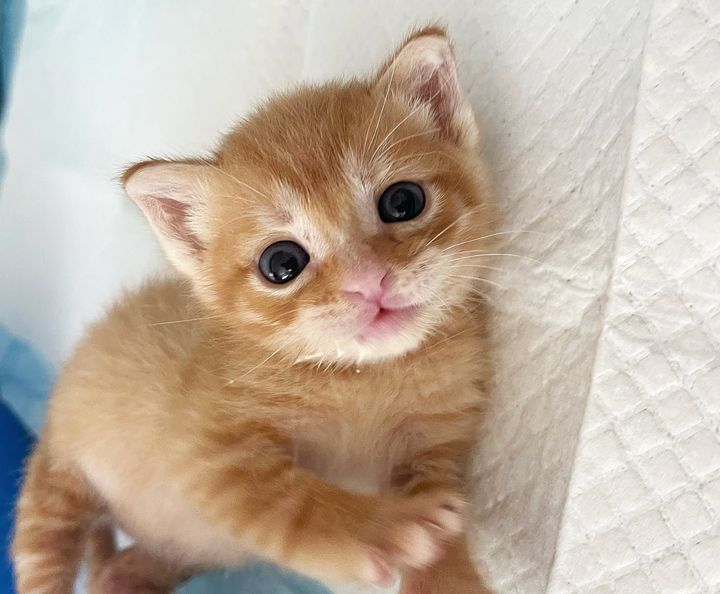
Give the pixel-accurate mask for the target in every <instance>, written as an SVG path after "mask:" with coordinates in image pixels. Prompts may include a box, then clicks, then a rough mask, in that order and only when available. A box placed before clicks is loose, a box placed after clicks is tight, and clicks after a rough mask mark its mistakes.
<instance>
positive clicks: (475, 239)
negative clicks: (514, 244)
mask: <svg viewBox="0 0 720 594" xmlns="http://www.w3.org/2000/svg"><path fill="white" fill-rule="evenodd" d="M516 233H532V234H537V235H547V233H542V232H541V231H525V230H521V229H518V230H514V229H513V230H511V231H499V232H497V233H490V234H489V235H483V236H482V237H475V238H473V239H468V240H467V241H461V242H460V243H456V244H455V245H450V246H448V247H446V248H444V249H443V250H442V251H443V252H447V251H448V250H451V249H454V248H456V247H458V246H461V245H465V244H466V243H472V242H474V241H481V240H483V239H489V238H491V237H498V236H500V235H514V234H516Z"/></svg>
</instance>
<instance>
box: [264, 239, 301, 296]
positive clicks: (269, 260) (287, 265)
mask: <svg viewBox="0 0 720 594" xmlns="http://www.w3.org/2000/svg"><path fill="white" fill-rule="evenodd" d="M309 261H310V256H308V254H307V252H306V251H305V250H304V249H302V247H300V246H299V245H298V244H297V243H295V242H294V241H278V242H276V243H273V244H272V245H269V246H268V247H266V248H265V251H264V252H263V253H262V255H261V256H260V260H259V261H258V268H260V272H261V273H262V275H263V276H264V277H265V278H266V279H268V280H269V281H270V282H271V283H276V284H278V285H280V284H283V283H287V282H290V281H291V280H292V279H294V278H295V277H296V276H298V275H299V274H300V273H301V272H302V271H303V268H305V266H307V263H308V262H309Z"/></svg>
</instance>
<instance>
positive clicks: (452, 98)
mask: <svg viewBox="0 0 720 594" xmlns="http://www.w3.org/2000/svg"><path fill="white" fill-rule="evenodd" d="M401 180H410V181H414V182H416V183H420V184H422V186H423V188H424V189H425V192H426V195H427V206H426V208H425V211H423V213H422V214H421V215H420V216H419V217H417V219H414V220H411V221H407V222H403V223H398V224H389V225H388V224H383V223H382V222H381V221H380V219H379V218H378V216H377V206H376V201H377V197H378V196H379V194H380V193H381V192H382V191H383V189H384V188H386V187H387V186H388V185H390V184H392V183H394V182H396V181H401ZM124 182H125V184H126V187H127V190H128V193H129V194H130V196H131V197H132V198H133V199H134V200H135V201H136V202H137V203H138V205H139V206H140V207H141V208H142V209H143V211H144V212H145V213H146V215H147V216H148V219H149V220H150V223H151V224H152V225H153V227H154V228H155V230H156V231H157V233H158V236H159V237H160V239H161V241H162V242H163V244H164V245H165V247H166V250H167V252H168V255H169V256H170V258H171V260H172V261H173V262H174V263H175V264H176V266H177V267H178V268H179V269H180V270H181V271H182V272H183V273H185V275H186V276H187V278H186V279H185V280H175V279H169V280H156V281H151V282H149V283H147V284H146V285H145V286H144V287H143V288H141V289H140V290H139V291H137V292H134V293H129V294H127V295H125V296H124V297H123V298H122V299H121V300H120V301H119V302H118V303H117V305H115V306H114V307H113V308H112V309H111V311H110V312H109V313H108V314H107V316H106V317H105V318H104V319H103V320H101V321H100V322H98V323H96V324H95V325H94V326H93V327H91V328H90V329H89V331H88V333H87V336H86V338H85V339H84V340H83V341H82V342H81V343H80V345H79V346H78V347H77V350H76V352H75V353H74V355H73V356H72V358H71V359H70V360H69V362H68V363H67V365H66V366H65V368H64V370H63V372H62V374H61V377H60V379H59V381H58V383H57V386H56V388H55V392H54V394H53V396H52V399H51V403H50V409H49V414H48V423H47V426H46V428H45V431H44V433H43V435H42V438H41V441H40V445H39V446H38V448H37V450H36V452H35V453H34V455H33V457H32V460H31V462H30V464H29V466H28V472H27V477H26V480H25V484H24V487H23V492H22V495H21V498H20V502H19V506H18V517H17V526H16V537H15V541H14V544H13V555H14V559H15V567H16V576H17V584H18V592H19V593H20V594H30V593H35V594H40V593H43V592H46V593H57V592H69V591H70V584H71V583H72V580H73V579H74V575H75V571H76V568H77V564H78V563H79V561H80V559H81V557H82V554H83V547H85V542H86V540H87V538H88V535H90V534H92V535H93V536H92V538H91V539H90V542H91V545H92V546H91V548H90V552H91V554H90V558H91V560H93V561H94V563H95V565H96V567H95V568H94V569H93V571H92V572H91V574H92V576H94V577H93V580H94V581H93V584H94V585H93V589H94V591H97V592H100V591H106V592H110V591H118V592H119V591H135V592H141V591H170V590H171V589H172V588H173V587H174V586H175V585H176V584H177V583H178V582H179V580H180V577H179V576H181V575H184V574H187V572H188V571H190V570H192V569H197V568H200V567H202V568H210V567H226V566H236V565H239V564H241V563H243V562H244V560H245V558H246V557H247V556H248V555H249V554H257V555H261V556H264V557H266V558H269V559H272V560H275V561H277V562H279V563H282V564H284V565H286V566H288V567H292V568H295V569H297V570H299V571H302V572H305V573H307V574H309V575H312V576H315V577H319V578H323V579H361V580H367V581H375V582H385V581H387V580H388V579H389V578H390V577H391V575H392V573H393V572H395V571H409V570H413V571H414V573H411V574H409V575H411V576H412V578H408V581H407V582H406V584H405V586H404V588H405V591H406V592H407V593H408V594H409V593H410V592H412V591H415V590H413V588H415V589H416V590H417V592H421V591H422V592H425V591H428V592H438V593H439V592H449V591H450V590H448V589H447V588H448V587H452V592H454V593H455V594H470V593H471V592H480V591H482V585H481V582H480V579H479V578H478V577H477V575H476V573H475V572H474V570H473V569H472V565H471V563H470V560H469V556H468V554H467V551H466V547H465V544H464V543H465V541H464V538H459V539H458V538H457V537H456V536H455V535H456V534H458V533H459V532H460V531H461V530H462V508H463V503H462V502H463V476H464V471H465V464H466V459H467V455H468V451H469V448H470V445H471V444H472V442H473V438H474V431H475V429H476V427H477V424H478V415H479V414H480V413H481V410H482V401H483V396H484V380H485V377H486V373H487V370H486V369H485V363H484V360H485V357H484V353H485V346H484V342H483V325H484V314H483V309H482V305H481V302H480V301H479V300H478V298H477V294H478V291H479V285H478V281H477V280H475V279H476V278H477V277H478V276H480V275H479V274H478V273H479V272H482V270H483V266H486V265H487V264H488V259H487V254H490V253H491V252H492V251H493V250H492V241H491V239H490V237H488V236H492V230H491V226H490V225H491V222H492V216H491V208H490V206H489V205H488V190H487V187H486V182H485V176H484V173H483V167H482V163H481V162H480V160H479V157H478V155H477V131H476V129H475V124H474V121H473V120H472V114H471V112H470V110H469V107H468V105H467V102H466V101H465V99H464V97H463V96H462V93H461V92H460V91H459V87H458V86H457V80H456V78H455V69H454V63H453V61H452V54H451V51H450V46H449V44H448V41H447V39H446V38H445V35H444V32H443V31H442V30H440V29H437V28H429V29H426V30H423V31H419V32H417V33H415V34H414V35H413V36H411V37H410V38H409V39H408V41H407V42H406V43H405V44H404V45H403V46H402V47H401V49H400V50H399V51H398V53H397V54H396V55H395V56H394V57H393V58H391V60H390V61H389V62H388V63H387V64H386V65H385V66H383V68H382V69H381V70H380V71H379V72H378V74H377V75H376V76H374V77H372V78H370V79H368V80H356V81H352V82H349V83H329V84H326V85H323V86H319V87H309V88H300V89H298V90H295V91H293V92H290V93H287V94H284V95H281V96H278V97H275V98H273V99H272V100H270V101H268V102H267V103H266V104H264V105H263V106H262V107H260V108H259V109H258V110H257V111H256V112H255V113H253V114H252V115H251V116H250V117H249V118H248V119H247V120H245V121H244V122H243V123H242V124H240V125H239V126H238V127H237V128H236V129H235V130H233V131H232V132H231V133H230V134H228V135H227V136H226V138H225V139H224V140H223V142H222V143H221V145H220V146H219V148H218V150H217V151H216V152H215V154H214V155H213V156H212V157H210V158H208V159H206V160H187V161H177V162H167V161H151V162H146V163H141V164H138V165H136V166H134V167H132V168H130V169H128V171H127V172H126V174H125V176H124ZM288 238H292V239H294V240H295V241H298V242H300V243H302V244H303V245H304V246H305V248H306V250H307V251H308V253H309V254H310V263H309V264H308V266H307V268H306V269H305V271H303V273H302V274H301V275H300V276H299V277H298V278H297V279H295V280H294V281H292V282H291V283H289V284H288V285H280V286H273V285H270V284H269V283H267V282H266V281H265V280H264V279H263V278H262V277H261V276H260V275H259V274H258V270H257V260H258V257H259V254H260V252H261V251H262V249H263V248H264V247H265V246H267V245H268V244H269V243H272V242H273V241H276V240H278V239H288ZM368 266H381V267H383V270H384V269H386V268H387V269H388V270H389V271H390V272H388V275H391V276H389V277H388V278H391V279H392V290H393V291H394V292H395V293H397V295H398V296H399V298H401V299H403V300H404V302H407V303H409V304H411V305H413V306H415V307H416V308H417V312H418V313H417V315H416V316H415V317H414V318H413V319H412V321H411V323H408V324H406V325H405V326H403V327H402V328H400V329H398V330H397V332H394V333H393V334H392V335H390V336H388V337H386V338H383V339H382V340H379V339H378V340H370V341H359V340H358V339H357V337H356V331H357V324H358V323H359V322H358V321H357V320H358V318H357V316H358V312H357V311H356V307H355V305H354V304H353V303H351V302H350V301H348V300H347V299H346V298H345V297H344V293H343V290H342V286H343V282H344V280H345V279H347V278H348V277H352V275H354V274H358V273H359V271H362V270H364V269H365V268H367V267H368ZM99 517H110V518H111V519H112V522H113V523H114V524H116V525H117V526H120V527H122V528H123V529H124V530H126V531H127V532H128V533H130V534H131V535H132V536H133V537H134V538H135V539H136V542H137V544H136V547H134V548H133V549H132V550H131V551H130V552H127V551H125V552H120V553H117V552H114V551H113V550H112V547H110V546H109V544H108V542H107V535H105V536H103V534H102V531H100V532H99V533H98V529H97V528H93V526H95V525H96V523H97V521H98V518H99ZM98 539H99V540H98ZM103 539H105V540H103ZM450 541H453V544H452V545H451V546H450V551H451V554H449V555H448V556H447V557H446V558H445V560H444V561H439V559H440V558H441V557H442V554H443V551H444V550H445V547H446V546H447V543H448V542H450ZM429 566H432V568H431V569H427V568H428V567H429ZM143 568H144V569H143ZM170 568H173V569H174V570H176V573H175V571H171V570H170ZM418 571H419V572H420V573H419V574H418V573H417V572H418ZM143 572H145V573H146V574H147V575H145V578H143V577H142V575H140V574H142V573H143ZM103 576H104V577H103ZM418 576H420V577H418ZM143 579H145V582H143ZM153 580H154V581H153ZM158 580H159V582H160V583H161V584H162V585H161V586H158V585H157V584H158ZM113 584H114V585H113ZM118 584H120V586H118ZM122 584H126V586H122ZM127 584H131V586H127ZM413 584H419V585H417V587H416V586H414V585H413ZM444 584H445V585H444ZM448 584H452V586H449V585H448ZM122 587H126V589H125V590H123V589H122ZM118 588H119V589H118ZM143 588H145V589H144V590H143ZM153 588H155V590H153ZM158 588H159V589H158Z"/></svg>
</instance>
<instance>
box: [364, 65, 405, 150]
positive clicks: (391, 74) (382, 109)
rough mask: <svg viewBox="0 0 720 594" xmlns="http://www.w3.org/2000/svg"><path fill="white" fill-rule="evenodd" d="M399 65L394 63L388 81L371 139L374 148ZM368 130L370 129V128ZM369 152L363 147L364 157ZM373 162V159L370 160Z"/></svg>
mask: <svg viewBox="0 0 720 594" xmlns="http://www.w3.org/2000/svg"><path fill="white" fill-rule="evenodd" d="M396 64H397V60H393V63H392V70H390V79H389V80H388V84H387V88H386V89H385V97H384V98H383V102H382V107H381V108H380V113H379V114H378V117H377V121H376V122H375V130H373V134H372V138H371V139H370V146H372V143H373V142H375V137H376V136H377V132H378V129H379V128H380V121H381V120H382V115H383V113H384V112H385V105H386V104H387V100H388V96H389V95H390V89H391V88H392V82H393V78H394V77H395V66H396ZM374 115H375V110H373V116H374ZM368 130H370V128H369V127H368ZM365 140H366V141H367V132H365ZM366 152H367V143H365V144H364V145H363V155H364V154H366ZM370 160H371V161H372V159H370Z"/></svg>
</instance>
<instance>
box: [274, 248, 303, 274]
mask: <svg viewBox="0 0 720 594" xmlns="http://www.w3.org/2000/svg"><path fill="white" fill-rule="evenodd" d="M299 268H300V265H299V262H298V259H297V256H296V255H295V254H292V253H290V252H286V251H284V250H279V251H277V252H275V253H274V254H273V255H272V257H271V258H270V271H271V272H272V273H273V275H274V276H275V278H277V279H278V280H287V279H288V278H292V277H293V276H295V275H296V274H297V272H298V269H299Z"/></svg>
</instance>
